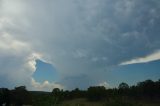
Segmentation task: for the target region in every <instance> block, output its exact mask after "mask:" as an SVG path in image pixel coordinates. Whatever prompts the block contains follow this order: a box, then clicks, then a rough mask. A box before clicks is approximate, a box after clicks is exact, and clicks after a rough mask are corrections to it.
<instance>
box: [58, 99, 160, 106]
mask: <svg viewBox="0 0 160 106" xmlns="http://www.w3.org/2000/svg"><path fill="white" fill-rule="evenodd" d="M58 106H160V102H151V101H150V102H147V101H120V100H110V101H101V102H90V101H87V100H86V99H83V98H80V99H73V100H68V101H63V102H62V103H60V104H59V105H58Z"/></svg>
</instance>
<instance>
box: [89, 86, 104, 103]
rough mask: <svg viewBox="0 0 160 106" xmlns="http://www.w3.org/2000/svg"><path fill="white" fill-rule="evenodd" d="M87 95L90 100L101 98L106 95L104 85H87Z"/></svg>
mask: <svg viewBox="0 0 160 106" xmlns="http://www.w3.org/2000/svg"><path fill="white" fill-rule="evenodd" d="M87 96H88V99H89V100H91V101H95V100H102V99H104V97H105V96H106V89H105V87H104V86H95V87H89V88H88V91H87Z"/></svg>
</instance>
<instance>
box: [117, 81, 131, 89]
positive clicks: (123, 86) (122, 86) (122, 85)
mask: <svg viewBox="0 0 160 106" xmlns="http://www.w3.org/2000/svg"><path fill="white" fill-rule="evenodd" d="M118 88H119V89H128V88H129V85H128V84H127V83H124V82H122V83H120V84H119V86H118Z"/></svg>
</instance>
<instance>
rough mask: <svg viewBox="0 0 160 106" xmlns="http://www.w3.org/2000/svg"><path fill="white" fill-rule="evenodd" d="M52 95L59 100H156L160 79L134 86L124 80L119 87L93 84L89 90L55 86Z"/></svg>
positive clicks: (159, 93) (158, 96) (159, 90)
mask: <svg viewBox="0 0 160 106" xmlns="http://www.w3.org/2000/svg"><path fill="white" fill-rule="evenodd" d="M52 95H53V96H55V97H57V99H58V100H59V101H61V100H68V99H75V98H87V99H88V100H90V101H98V100H109V99H110V98H112V99H113V98H114V97H120V98H130V99H145V100H155V99H160V80H158V81H152V80H145V81H143V82H138V83H137V84H136V85H132V86H129V85H128V84H127V83H125V82H122V83H120V84H119V86H118V88H112V89H106V88H105V87H104V86H91V87H89V88H88V89H87V90H80V89H79V88H76V89H74V90H72V91H68V90H66V91H63V90H60V89H59V88H54V89H53V91H52ZM58 100H57V101H58Z"/></svg>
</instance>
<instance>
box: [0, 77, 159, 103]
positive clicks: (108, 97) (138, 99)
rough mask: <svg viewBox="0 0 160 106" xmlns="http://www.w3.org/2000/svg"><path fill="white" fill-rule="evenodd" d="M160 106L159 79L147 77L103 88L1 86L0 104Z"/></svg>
mask: <svg viewBox="0 0 160 106" xmlns="http://www.w3.org/2000/svg"><path fill="white" fill-rule="evenodd" d="M2 104H6V106H10V104H12V106H13V105H14V106H22V104H30V105H32V106H160V80H158V81H152V80H146V81H143V82H139V83H137V85H133V86H129V85H128V84H127V83H124V82H123V83H121V84H119V87H118V88H112V89H106V88H105V87H103V86H92V87H89V88H88V89H87V90H79V89H78V88H76V89H74V90H72V91H63V90H60V89H59V88H54V89H53V91H52V92H38V91H30V92H29V91H27V90H26V88H25V86H21V87H16V88H15V89H14V90H8V89H7V88H1V89H0V106H2Z"/></svg>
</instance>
